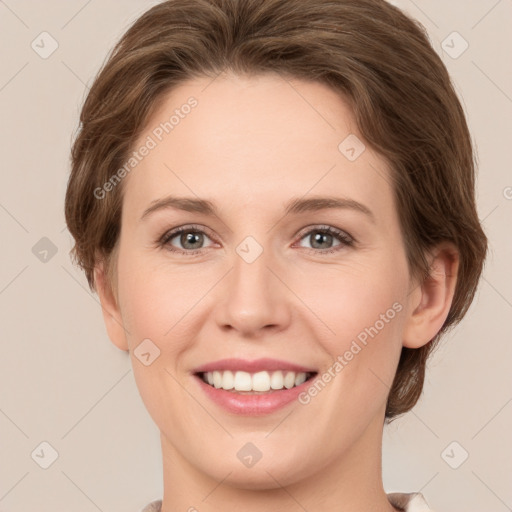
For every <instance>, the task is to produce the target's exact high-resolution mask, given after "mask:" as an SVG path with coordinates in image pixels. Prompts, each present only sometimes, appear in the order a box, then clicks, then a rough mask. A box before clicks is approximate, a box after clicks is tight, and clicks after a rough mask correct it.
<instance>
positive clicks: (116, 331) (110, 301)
mask: <svg viewBox="0 0 512 512" xmlns="http://www.w3.org/2000/svg"><path fill="white" fill-rule="evenodd" d="M94 283H95V285H96V291H97V293H98V297H99V299H100V302H101V310H102V313H103V320H104V322H105V327H106V329H107V334H108V337H109V338H110V341H112V343H113V344H114V345H115V346H116V347H118V348H119V349H121V350H125V351H128V350H129V348H128V340H127V338H126V331H125V328H124V325H123V319H122V317H121V312H120V309H119V305H118V301H117V300H116V298H115V297H114V293H113V291H112V287H111V284H110V283H109V282H108V279H107V276H106V272H105V266H104V261H103V260H100V261H99V263H98V264H97V265H96V267H95V268H94Z"/></svg>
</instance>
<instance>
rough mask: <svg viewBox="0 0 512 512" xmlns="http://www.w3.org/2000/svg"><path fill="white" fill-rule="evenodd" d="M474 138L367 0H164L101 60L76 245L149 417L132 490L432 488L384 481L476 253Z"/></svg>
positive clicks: (406, 35) (421, 501) (440, 69)
mask: <svg viewBox="0 0 512 512" xmlns="http://www.w3.org/2000/svg"><path fill="white" fill-rule="evenodd" d="M474 172H475V171H474V164H473V152H472V146H471V139H470V135H469V132H468V128H467V124H466V121H465V118H464V114H463V111H462V108H461V105H460V103H459V100H458V98H457V96H456V94H455V92H454V90H453V88H452V85H451V82H450V79H449V76H448V74H447V71H446V69H445V67H444V65H443V64H442V62H441V60H440V59H439V57H438V56H437V55H436V53H435V51H434V50H433V49H432V48H431V46H430V44H429V43H428V39H427V37H426V35H425V32H424V31H423V30H422V28H421V27H420V26H419V25H418V24H416V23H415V22H414V21H412V20H411V19H409V18H408V17H406V16H405V15H404V14H403V13H402V12H401V11H399V10H398V9H396V8H394V7H393V6H391V5H389V4H387V3H386V2H383V1H380V0H338V1H320V0H308V1H305V0H170V1H166V2H162V3H161V4H159V5H157V6H155V7H153V8H151V9H150V10H149V11H147V12H146V13H145V14H144V15H142V16H141V17H140V18H139V19H138V20H137V21H136V22H135V23H134V24H133V26H132V27H131V28H130V29H129V30H128V31H127V32H126V34H125V35H124V36H123V37H122V39H121V40H120V42H119V43H118V44H117V45H116V47H115V48H114V50H113V52H112V54H111V55H110V57H109V59H108V61H107V62H106V63H105V65H104V67H103V69H102V70H101V72H100V73H99V75H98V76H97V78H96V80H95V82H94V84H93V86H92V88H91V90H90V93H89V95H88V97H87V100H86V102H85V104H84V106H83V109H82V114H81V130H80V133H79V134H78V136H77V138H76V140H75V142H74V147H73V152H72V172H71V176H70V180H69V183H68V190H67V196H66V219H67V223H68V227H69V230H70V232H71V233H72V234H73V236H74V238H75V241H76V244H75V247H74V250H73V256H74V257H75V259H76V261H77V262H78V264H79V265H80V266H81V267H82V268H83V269H84V271H85V273H86V276H87V279H88V282H89V285H90V286H91V289H93V290H96V291H97V293H98V294H99V297H100V299H101V303H102V307H103V312H104V319H105V324H106V328H107V331H108V334H109V337H110V339H111V340H112V342H113V343H114V344H115V345H116V346H118V347H119V348H120V349H122V350H125V351H128V352H129V353H130V356H131V358H132V364H133V370H134V375H135V379H136V382H137V386H138V389H139V392H140V394H141V397H142V399H143V401H144V403H145V405H146V407H147V409H148V411H149V413H150V415H151V417H152V418H153V420H154V421H155V423H156V425H157V426H158V428H159V430H160V432H161V445H162V454H163V461H164V467H163V470H164V496H163V499H162V500H161V501H157V502H154V503H152V504H149V505H148V507H146V509H145V510H146V511H150V510H157V511H161V512H172V511H176V510H188V511H194V510H198V511H200V512H208V511H214V510H222V511H223V512H229V511H232V510H240V509H243V510H244V511H249V512H252V511H261V510H283V511H292V510H310V511H313V510H324V511H331V510H332V511H335V510H340V509H341V510H351V511H359V510H361V511H363V510H364V511H367V510H379V511H396V510H407V511H408V512H414V511H420V510H422V511H423V510H429V509H428V505H427V503H426V500H425V498H424V496H422V495H421V494H420V493H409V494H405V493H393V494H386V493H385V491H384V489H383V484H382V475H381V447H382V431H383V425H384V423H385V422H389V421H391V420H392V419H394V418H396V417H397V416H398V415H401V414H403V413H405V412H407V411H409V410H410V409H411V408H412V407H413V406H414V405H415V403H416V402H417V400H418V398H419V396H420V394H421V390H422V386H423V381H424V373H425V364H426V361H427V358H428V356H429V354H430V353H431V350H432V348H433V347H434V346H435V345H436V344H437V343H438V341H439V339H440V336H441V335H442V334H443V333H444V332H445V331H446V330H447V329H448V328H450V327H451V326H453V325H455V323H457V322H458V321H460V320H461V319H462V317H463V316H464V314H465V313H466V311H467V309H468V307H469V305H470V304H471V301H472V299H473V296H474V293H475V290H476V287H477V284H478V280H479V277H480V274H481V271H482V266H483V262H484V259H485V254H486V246H487V242H486V237H485V234H484V233H483V231H482V228H481V226H480V223H479V220H478V217H477V213H476V207H475V190H474V188H475V185H474V179H475V177H474Z"/></svg>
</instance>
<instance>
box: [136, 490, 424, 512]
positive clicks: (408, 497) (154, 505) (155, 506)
mask: <svg viewBox="0 0 512 512" xmlns="http://www.w3.org/2000/svg"><path fill="white" fill-rule="evenodd" d="M388 499H389V502H390V503H391V504H392V505H393V506H394V507H398V508H400V509H402V510H403V511H404V512H434V511H433V510H432V509H431V508H430V507H429V506H428V504H427V502H426V501H425V498H424V497H423V495H422V494H420V493H418V492H414V493H408V494H404V493H397V492H395V493H391V494H388ZM161 507H162V501H161V500H156V501H152V502H151V503H149V504H148V505H146V507H144V508H143V509H142V510H141V512H160V509H161Z"/></svg>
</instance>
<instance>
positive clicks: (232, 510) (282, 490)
mask: <svg viewBox="0 0 512 512" xmlns="http://www.w3.org/2000/svg"><path fill="white" fill-rule="evenodd" d="M382 427H383V423H382V419H381V418H380V417H377V418H376V419H375V421H374V422H373V423H371V424H370V425H369V426H368V428H367V429H366V431H365V432H364V433H363V434H362V435H361V436H360V437H359V438H358V440H357V441H356V442H355V443H354V444H353V445H352V446H351V448H350V450H348V451H346V452H345V453H342V454H335V455H333V457H332V460H329V461H327V462H326V463H324V464H323V466H321V467H319V468H318V469H315V470H313V471H311V472H310V473H309V474H308V475H307V477H305V478H301V479H300V480H297V481H293V482H291V483H286V484H284V485H283V483H282V482H284V481H285V480H286V475H281V474H279V475H276V474H274V475H273V474H272V471H271V470H267V471H266V474H267V475H268V479H266V480H267V483H266V484H261V483H258V485H257V487H258V488H257V489H256V488H255V486H254V485H250V484H248V485H244V486H242V485H240V483H239V482H231V481H230V475H229V473H228V474H226V475H219V476H218V478H215V477H213V476H211V475H209V474H206V473H205V472H204V471H202V470H201V468H198V467H196V466H192V465H191V464H190V463H189V462H188V461H187V460H186V459H185V458H184V457H183V456H182V454H181V453H180V451H179V447H178V448H177V447H175V446H173V445H172V444H171V443H170V442H169V440H168V439H167V438H166V437H165V436H164V435H161V443H162V454H163V471H164V496H163V501H162V512H176V511H178V510H179V511H188V512H215V511H218V510H222V511H223V512H239V511H240V509H243V510H244V512H260V511H261V510H280V511H283V512H292V511H293V512H296V511H299V510H308V511H310V512H312V511H316V510H322V512H341V511H350V512H367V511H368V510H379V511H381V512H395V511H396V510H397V509H395V508H394V507H393V506H392V505H391V504H390V503H389V501H388V500H387V497H386V493H385V491H384V488H383V485H382ZM249 487H251V488H249Z"/></svg>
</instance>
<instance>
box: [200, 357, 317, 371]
mask: <svg viewBox="0 0 512 512" xmlns="http://www.w3.org/2000/svg"><path fill="white" fill-rule="evenodd" d="M223 370H231V371H237V370H239V371H245V372H248V373H256V372H262V371H277V370H288V371H291V372H304V373H316V370H314V369H311V368H307V367H306V366H302V365H299V364H295V363H290V362H289V361H283V360H280V359H271V358H261V359H253V360H248V359H237V358H231V359H219V360H218V361H212V362H211V363H206V364H203V365H201V366H199V367H197V368H195V369H194V370H193V373H206V372H213V371H223Z"/></svg>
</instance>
